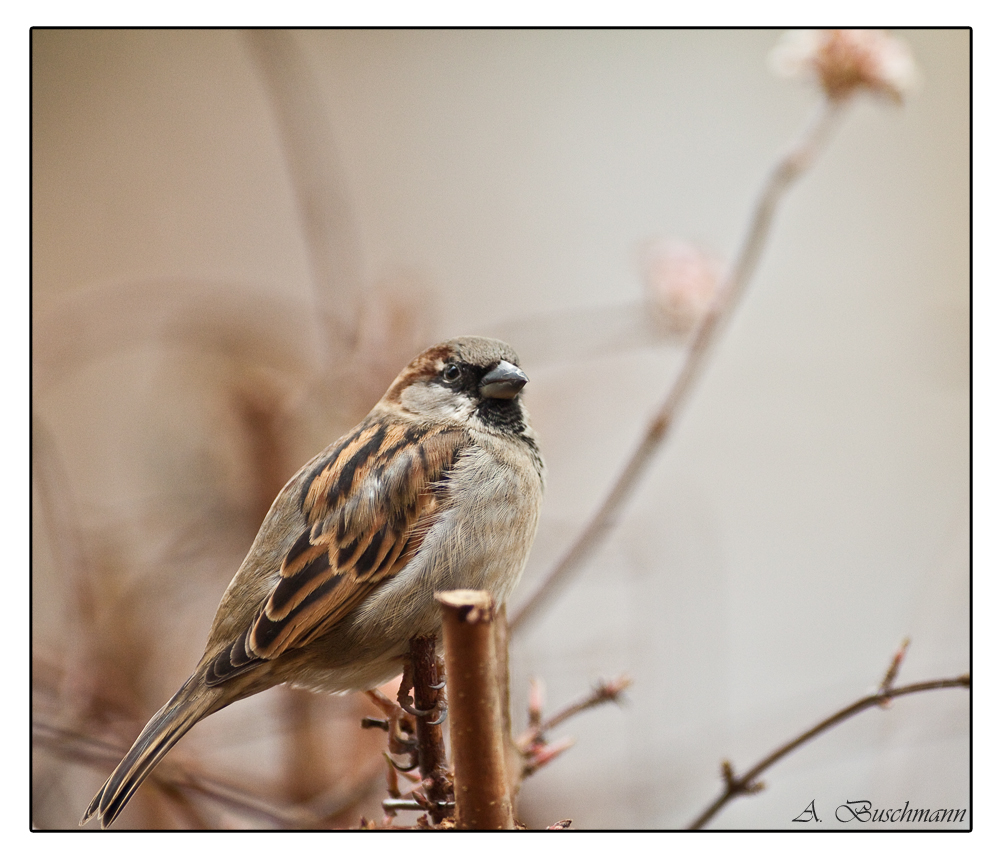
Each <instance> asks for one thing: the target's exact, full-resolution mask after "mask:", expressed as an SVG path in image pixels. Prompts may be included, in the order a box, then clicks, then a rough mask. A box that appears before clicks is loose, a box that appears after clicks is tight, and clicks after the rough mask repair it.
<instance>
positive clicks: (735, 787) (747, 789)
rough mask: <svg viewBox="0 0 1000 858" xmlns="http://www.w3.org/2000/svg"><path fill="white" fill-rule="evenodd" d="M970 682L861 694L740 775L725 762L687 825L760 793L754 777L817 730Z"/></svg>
mask: <svg viewBox="0 0 1000 858" xmlns="http://www.w3.org/2000/svg"><path fill="white" fill-rule="evenodd" d="M970 685H971V680H970V678H969V675H968V674H963V675H961V676H956V677H955V678H954V679H933V680H930V681H927V682H915V683H913V684H912V685H903V686H900V687H899V688H889V689H886V688H884V687H883V688H880V689H879V690H878V692H876V693H875V694H870V695H868V696H867V697H862V698H861V699H860V700H856V701H855V702H854V703H852V704H851V705H850V706H846V707H844V708H843V709H841V710H840V711H839V712H835V713H834V714H833V715H831V716H830V717H829V718H825V719H824V720H822V721H820V722H819V724H817V725H816V726H815V727H812V728H810V729H809V730H806V731H805V732H804V733H802V734H801V735H799V736H796V737H795V738H794V739H792V740H791V741H790V742H787V743H785V744H784V745H782V746H781V747H780V748H778V749H777V750H776V751H774V752H773V753H771V754H768V755H767V756H766V757H765V758H764V759H763V760H761V761H760V762H759V763H757V765H755V766H754V767H753V768H751V769H750V770H749V771H748V772H746V774H744V775H742V776H740V777H736V775H735V773H734V772H733V770H732V766H731V765H730V764H729V763H728V762H724V763H723V778H724V780H725V788H724V789H723V792H722V795H720V796H719V797H718V798H717V799H716V800H715V801H714V802H712V804H711V805H710V806H709V807H708V809H707V810H706V811H705V812H704V813H702V814H701V816H699V817H698V818H697V819H696V820H695V821H694V822H692V823H691V824H690V825H689V826H688V828H689V829H690V830H692V831H695V830H697V829H699V828H703V827H704V826H705V825H706V823H708V822H709V820H711V818H712V817H713V816H715V814H717V813H718V812H719V811H720V810H721V809H722V808H723V807H724V806H725V805H726V804H728V803H729V802H730V801H731V800H732V799H733V798H735V797H736V796H738V795H746V794H748V793H754V792H759V791H760V790H761V789H762V786H761V784H760V783H759V782H758V781H757V778H758V777H760V775H761V774H763V773H764V772H765V771H766V770H767V769H769V768H770V767H771V766H773V765H774V764H775V763H776V762H778V760H780V759H781V758H782V757H785V756H787V755H788V754H790V753H791V752H792V751H794V750H795V749H796V748H798V747H799V746H800V745H804V744H805V743H806V742H808V741H809V740H810V739H814V738H815V737H816V736H818V735H819V734H820V733H822V732H824V731H826V730H829V729H830V728H831V727H833V726H835V725H837V724H839V723H840V722H841V721H846V720H847V719H848V718H850V717H851V716H853V715H857V714H858V713H859V712H863V711H864V710H865V709H871V708H872V707H873V706H882V705H884V703H885V701H886V700H889V699H892V698H895V697H903V696H904V695H907V694H917V693H919V692H921V691H933V690H935V689H938V688H969V687H970Z"/></svg>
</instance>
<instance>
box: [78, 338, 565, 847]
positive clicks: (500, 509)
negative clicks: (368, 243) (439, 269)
mask: <svg viewBox="0 0 1000 858" xmlns="http://www.w3.org/2000/svg"><path fill="white" fill-rule="evenodd" d="M527 381H528V377H527V376H526V375H525V374H524V372H523V371H522V370H521V369H520V367H519V366H518V359H517V355H516V354H515V353H514V351H513V349H511V347H510V346H508V345H507V344H506V343H502V342H500V341H499V340H492V339H486V338H483V337H460V338H458V339H453V340H449V341H448V342H445V343H440V344H439V345H436V346H433V347H431V348H429V349H427V350H426V351H425V352H423V353H422V354H420V355H418V356H417V357H416V358H414V360H413V361H412V362H411V363H410V364H409V365H408V366H407V367H406V368H405V369H403V371H402V372H401V373H400V374H399V375H398V376H397V378H396V380H395V381H394V382H393V383H392V384H391V385H390V387H389V389H388V390H387V391H386V393H385V395H384V396H383V397H382V398H381V399H380V400H379V401H378V403H377V404H376V405H375V407H374V408H372V410H371V412H370V413H369V414H368V416H367V417H366V418H365V419H364V420H362V421H361V423H360V424H358V426H356V427H355V428H354V429H353V430H351V431H350V432H348V433H347V434H346V435H344V436H343V437H342V438H340V439H339V440H338V441H335V442H334V443H333V444H331V445H330V446H329V447H327V448H326V449H325V450H323V452H321V453H320V454H319V455H317V456H316V457H315V458H313V459H312V460H311V461H309V462H307V463H306V464H305V465H304V466H303V467H302V468H301V470H299V472H298V473H297V474H295V476H293V477H292V478H291V479H290V480H289V481H288V483H287V484H286V485H285V487H284V488H283V489H282V490H281V492H280V493H279V494H278V496H277V498H275V500H274V503H273V504H272V505H271V509H270V510H269V511H268V513H267V515H266V516H265V518H264V522H263V524H262V525H261V527H260V531H259V532H258V533H257V536H256V538H255V539H254V541H253V544H252V545H251V546H250V551H249V553H248V554H247V556H246V559H245V560H244V561H243V563H242V564H241V565H240V568H239V570H238V571H237V572H236V575H235V577H234V578H233V580H232V581H231V582H230V584H229V587H228V588H227V589H226V591H225V593H224V594H223V596H222V601H221V602H220V604H219V608H218V611H217V613H216V615H215V619H214V621H213V622H212V628H211V631H210V633H209V636H208V643H207V645H206V647H205V654H204V655H203V656H202V658H201V660H200V661H199V662H198V666H197V667H196V668H195V669H194V672H193V673H192V674H191V676H190V677H189V678H188V679H187V681H186V682H185V683H184V684H183V685H182V686H181V687H180V689H179V690H178V691H177V693H176V694H174V696H173V697H172V698H170V700H169V701H167V703H166V704H165V705H164V706H163V708H162V709H160V710H159V712H157V713H156V714H155V715H154V716H153V717H152V718H151V719H150V721H149V723H148V724H147V725H146V726H145V727H144V728H143V730H142V732H141V733H140V734H139V738H138V739H136V741H135V744H134V745H132V748H131V750H130V751H129V752H128V753H127V754H126V755H125V758H124V759H123V760H122V761H121V763H119V764H118V767H117V768H116V769H115V770H114V772H112V774H111V776H110V777H109V778H108V780H107V781H106V782H105V784H104V786H103V787H101V789H100V790H99V791H98V793H97V795H96V796H94V800H93V801H92V802H91V803H90V806H89V807H88V808H87V811H86V813H84V815H83V819H82V820H81V822H80V824H81V825H85V824H86V823H87V822H89V821H90V820H91V819H92V818H94V817H97V818H98V819H99V820H100V822H101V827H102V828H106V827H108V826H109V825H110V824H111V823H112V822H114V820H115V818H116V817H117V816H118V814H119V813H121V811H122V809H123V808H124V807H125V804H126V803H127V802H128V800H129V799H130V798H131V797H132V795H133V794H134V793H135V791H136V789H137V788H138V787H139V785H140V784H141V783H142V782H143V780H144V779H145V778H146V777H147V776H148V775H149V773H150V772H151V771H152V769H153V767H154V766H155V765H156V764H157V763H158V762H159V761H160V760H161V759H162V758H163V756H164V754H166V753H167V751H169V750H170V748H172V747H173V746H174V744H175V743H176V742H177V741H178V740H179V739H180V738H181V736H183V735H184V734H185V733H186V732H187V731H188V730H190V729H191V728H192V727H193V726H194V725H195V724H196V723H197V722H198V721H200V720H201V719H202V718H205V717H207V716H208V715H211V714H212V713H213V712H217V711H218V710H220V709H222V708H223V707H225V706H228V705H229V704H230V703H234V702H235V701H237V700H241V699H243V698H244V697H248V696H250V695H251V694H257V693H258V692H260V691H264V690H265V689H268V688H270V687H272V686H274V685H280V684H282V683H288V684H289V685H294V686H298V687H302V688H308V689H312V690H314V691H321V692H327V693H343V692H349V691H364V690H368V689H371V688H375V687H376V686H378V685H381V684H383V683H385V682H387V681H388V680H390V679H392V678H393V677H394V676H396V675H398V674H399V673H400V671H401V670H402V667H403V661H404V659H405V657H406V656H407V654H408V652H409V641H410V638H412V637H415V636H429V635H431V634H437V633H438V631H439V628H440V617H439V608H438V605H437V604H436V602H435V601H434V593H435V591H439V590H453V589H473V590H487V591H489V592H490V594H491V595H492V596H493V598H494V600H495V602H496V604H497V605H501V604H503V603H505V602H506V600H507V597H508V596H509V595H510V593H511V590H512V589H513V588H514V586H515V585H516V584H517V582H518V579H519V578H520V577H521V573H522V571H523V570H524V565H525V563H526V561H527V557H528V551H529V549H530V548H531V544H532V542H533V541H534V538H535V531H536V529H537V526H538V515H539V509H540V507H541V501H542V490H543V486H544V473H545V467H544V464H543V462H542V457H541V455H540V453H539V450H538V444H537V442H536V439H535V435H534V433H533V432H532V430H531V427H530V425H529V422H528V414H527V412H526V410H525V408H524V405H523V403H522V401H521V389H522V388H523V387H524V385H525V384H526V383H527Z"/></svg>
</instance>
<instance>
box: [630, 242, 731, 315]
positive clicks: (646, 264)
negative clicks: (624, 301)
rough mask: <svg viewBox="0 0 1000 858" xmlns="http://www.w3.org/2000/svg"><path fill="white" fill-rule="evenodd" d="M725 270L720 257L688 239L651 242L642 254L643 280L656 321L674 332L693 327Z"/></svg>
mask: <svg viewBox="0 0 1000 858" xmlns="http://www.w3.org/2000/svg"><path fill="white" fill-rule="evenodd" d="M722 273H723V266H722V263H721V262H720V261H719V260H717V259H714V258H713V257H711V256H709V255H708V254H707V253H705V252H704V251H702V250H701V249H699V248H698V247H695V246H694V245H692V244H689V243H688V242H685V241H681V240H679V239H676V238H664V239H660V240H657V241H653V242H650V243H649V244H648V245H647V246H646V248H645V252H644V253H643V280H644V281H645V285H646V299H647V304H648V306H649V308H650V310H651V311H652V313H653V316H654V318H655V320H656V321H657V323H658V324H659V325H661V326H662V327H664V328H666V329H667V330H668V331H670V332H671V333H686V332H688V331H690V330H691V329H692V328H694V327H695V325H697V324H698V322H700V321H701V319H702V318H703V317H704V315H705V313H706V312H708V309H709V307H710V306H711V304H712V301H713V300H714V299H715V295H716V292H717V291H718V288H719V283H720V282H721V280H722Z"/></svg>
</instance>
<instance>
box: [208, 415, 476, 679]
mask: <svg viewBox="0 0 1000 858" xmlns="http://www.w3.org/2000/svg"><path fill="white" fill-rule="evenodd" d="M466 443H467V439H466V436H465V434H464V433H463V432H462V431H461V430H456V429H440V428H428V427H421V426H416V425H410V424H389V425H386V424H385V423H383V422H372V423H367V422H366V423H363V424H361V426H359V427H358V429H357V430H356V431H355V432H354V433H353V434H352V435H350V436H348V437H347V438H345V439H344V440H343V442H341V443H340V444H339V445H338V446H337V447H335V448H334V449H333V450H332V451H331V453H330V455H329V456H327V457H325V458H324V459H322V460H320V461H319V462H318V463H317V464H316V465H315V467H314V468H313V471H312V474H311V475H310V476H309V478H308V479H307V480H306V482H305V485H304V487H303V489H302V491H301V496H300V500H299V503H300V504H301V509H302V513H303V515H304V518H305V522H306V529H304V530H303V533H302V535H301V536H300V537H299V539H298V540H297V541H296V542H295V544H294V545H293V546H292V547H291V549H290V550H289V551H288V553H287V554H286V555H285V558H284V560H283V562H282V565H281V570H280V577H279V579H278V582H277V584H276V585H275V586H274V588H273V589H272V591H271V593H270V594H269V596H268V598H267V599H266V601H265V602H264V604H263V605H262V606H261V609H260V611H259V613H258V614H257V617H256V619H255V620H254V621H253V622H252V623H251V624H250V626H249V627H248V628H247V629H246V630H245V631H244V633H243V634H242V635H240V637H239V638H238V639H237V640H236V641H234V643H233V645H232V646H231V647H230V648H229V649H228V650H226V651H224V652H223V653H221V654H220V655H219V656H218V657H217V658H216V659H215V660H214V661H213V662H212V664H211V665H210V666H209V672H208V676H207V678H206V681H207V682H208V684H209V685H216V684H219V683H221V682H225V681H226V680H227V679H230V678H232V677H233V676H237V675H239V674H241V673H245V672H246V671H248V670H250V669H251V668H252V667H254V665H256V664H258V663H260V662H261V661H263V660H270V659H275V658H277V657H278V656H280V655H281V654H282V653H283V652H286V651H288V650H290V649H293V648H295V647H299V646H303V645H305V644H307V643H309V642H310V641H312V640H314V639H315V638H316V637H318V636H319V635H321V634H323V632H325V631H327V630H328V629H330V628H331V627H332V626H333V625H335V624H336V623H337V622H339V621H340V620H341V619H343V618H344V617H345V616H346V615H347V614H348V613H350V611H351V610H353V609H354V608H355V607H357V605H358V604H359V603H360V602H361V601H362V600H363V599H364V598H365V596H367V595H368V593H370V592H371V591H372V590H373V589H375V588H376V587H377V586H378V585H379V584H381V583H382V582H383V581H385V580H387V579H388V578H391V577H392V576H394V575H396V574H398V573H399V571H400V570H401V569H402V568H403V567H404V566H406V564H407V563H408V562H409V560H410V559H411V558H412V557H413V555H414V554H415V553H416V551H417V549H418V548H419V547H420V543H421V542H422V541H423V538H424V536H425V535H426V533H427V531H428V530H429V529H430V527H431V525H432V524H433V522H434V521H435V520H436V519H437V516H438V515H439V514H440V512H441V503H442V500H441V494H442V493H441V487H442V485H443V480H444V479H446V478H447V473H448V471H449V470H450V469H451V468H452V466H453V465H454V463H455V460H456V458H457V457H458V455H459V453H460V452H461V451H462V449H463V448H464V447H465V445H466Z"/></svg>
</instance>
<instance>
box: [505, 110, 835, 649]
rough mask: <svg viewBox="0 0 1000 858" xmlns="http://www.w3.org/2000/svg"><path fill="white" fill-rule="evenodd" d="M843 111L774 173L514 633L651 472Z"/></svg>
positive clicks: (827, 118)
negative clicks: (613, 474) (659, 398)
mask: <svg viewBox="0 0 1000 858" xmlns="http://www.w3.org/2000/svg"><path fill="white" fill-rule="evenodd" d="M841 107H842V104H841V103H840V102H835V101H832V100H829V99H827V100H826V101H825V102H824V104H823V109H822V110H821V112H820V114H819V117H818V119H817V120H816V121H815V123H814V124H813V125H812V126H810V127H809V129H808V130H807V131H806V133H805V135H803V137H802V138H801V140H800V141H799V142H798V143H797V144H796V145H795V146H793V147H792V149H791V150H790V151H789V152H788V154H787V155H785V156H784V157H783V158H782V159H781V160H780V161H779V162H778V164H777V166H776V167H775V168H774V170H773V171H772V172H771V175H770V178H769V179H768V181H767V184H766V185H765V186H764V191H763V193H762V194H761V196H760V198H759V200H758V201H757V206H756V208H755V210H754V213H753V216H752V218H751V221H750V228H749V230H748V232H747V235H746V237H745V239H744V241H743V246H742V247H741V249H740V251H739V253H738V254H737V257H736V263H735V265H734V266H733V269H732V272H731V273H730V275H729V277H728V280H727V282H726V284H725V285H724V286H723V287H722V288H721V289H720V290H719V293H718V295H716V298H715V301H714V303H713V304H712V306H711V308H710V309H709V311H708V312H707V313H706V314H705V317H704V319H702V322H701V324H700V325H699V327H698V329H697V331H696V332H695V334H694V338H693V339H692V341H691V345H690V346H689V347H688V352H687V356H686V358H685V360H684V363H683V365H682V366H681V369H680V371H679V373H678V374H677V377H676V378H675V379H674V382H673V384H672V385H671V387H670V389H669V390H668V391H667V395H666V397H665V398H664V400H663V402H662V403H661V404H660V407H659V408H658V409H657V411H656V413H655V414H654V415H653V418H652V420H650V422H649V425H648V426H647V427H646V431H645V433H644V435H643V437H642V439H641V440H640V441H639V445H638V446H637V447H636V449H635V450H634V451H633V453H632V456H631V457H630V458H629V460H628V462H627V463H626V464H625V468H624V469H623V470H622V472H621V473H620V474H619V475H618V478H617V479H616V480H615V482H614V484H613V485H612V486H611V489H610V491H609V492H608V494H607V495H606V496H605V498H604V500H603V502H602V503H601V505H600V506H599V507H598V508H597V511H596V512H595V513H594V515H593V516H592V517H591V518H590V520H589V521H588V522H587V523H586V524H585V525H584V527H583V530H582V531H581V532H580V535H579V536H578V537H577V539H576V542H574V543H573V544H572V545H571V546H570V548H569V550H568V551H567V552H566V554H564V555H563V557H562V559H561V560H560V561H559V562H558V563H557V564H556V565H555V568H553V569H552V571H551V572H549V574H548V576H547V577H546V578H545V580H544V581H543V582H542V584H541V586H539V588H538V589H537V590H536V591H535V592H534V593H533V594H532V595H531V597H530V598H529V599H528V601H527V602H526V603H525V604H524V605H522V606H521V608H520V610H519V611H518V612H517V613H516V614H515V615H514V617H513V618H512V619H511V622H510V627H511V631H516V630H517V629H518V628H519V627H520V626H522V625H524V624H525V623H527V622H528V621H529V620H530V619H531V618H533V617H534V616H536V615H537V613H538V611H539V610H540V609H541V608H542V607H543V606H545V605H547V604H548V603H549V602H550V601H551V599H552V598H553V596H554V595H555V593H556V592H557V590H558V589H559V588H560V587H561V586H562V585H563V584H564V583H565V582H566V581H567V580H568V579H569V578H570V577H571V576H572V575H574V574H576V573H577V572H578V571H579V570H580V569H581V568H582V566H583V565H584V563H585V562H586V561H587V560H588V559H589V558H590V557H592V556H593V554H594V551H595V549H596V548H597V547H598V546H599V545H600V544H601V542H602V541H603V540H604V538H605V536H607V534H608V532H609V531H610V530H611V528H612V527H614V525H615V524H616V523H617V521H618V517H619V515H620V514H621V510H622V507H623V506H624V505H625V503H626V502H627V501H628V499H629V498H630V497H631V496H632V492H633V491H634V490H635V488H636V486H637V485H638V483H639V480H640V478H641V477H642V476H643V474H645V472H646V471H647V469H648V468H649V465H650V463H651V461H652V459H653V456H654V455H655V453H656V452H657V451H658V450H659V449H660V446H661V445H662V444H663V441H664V440H665V439H666V437H667V435H668V434H669V431H670V428H671V427H672V426H673V423H674V421H675V419H676V418H677V414H678V413H679V411H680V408H681V406H682V405H683V404H684V403H685V402H686V400H687V398H688V397H689V395H690V393H691V391H692V389H693V388H694V382H695V380H696V379H697V377H698V375H699V373H700V372H701V370H702V369H703V368H704V366H705V363H706V359H707V357H708V354H709V352H710V348H711V345H712V343H713V342H714V341H715V339H716V337H717V336H718V334H719V332H720V331H721V330H722V328H723V323H724V322H725V321H726V320H727V319H728V318H729V316H730V315H731V314H732V312H733V310H734V309H735V307H736V305H737V303H738V302H739V299H740V298H741V296H742V295H743V292H744V291H745V290H746V286H747V284H748V283H749V281H750V278H751V277H752V276H753V274H754V271H755V270H756V268H757V263H758V262H759V260H760V256H761V253H762V252H763V250H764V245H765V244H766V242H767V237H768V232H769V230H770V227H771V221H772V220H773V217H774V212H775V210H776V208H777V205H778V202H779V201H780V199H781V197H782V195H783V194H784V192H785V191H786V190H787V189H788V187H789V186H790V185H791V184H792V182H793V181H794V180H795V179H797V178H798V177H799V176H800V175H801V174H802V173H803V172H804V171H805V170H806V168H808V167H809V166H810V165H811V164H812V162H813V161H814V160H815V158H816V155H817V154H818V152H819V150H820V148H821V147H822V144H823V143H824V142H825V141H826V139H827V137H828V136H829V134H830V131H831V130H832V128H833V126H834V123H835V120H836V119H837V118H838V117H839V115H840V113H841Z"/></svg>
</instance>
